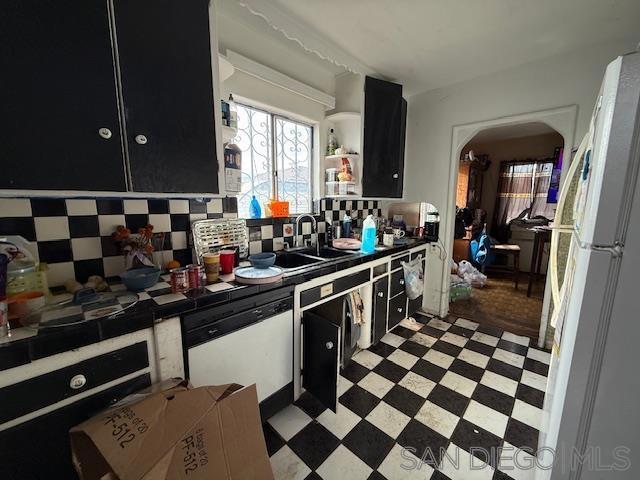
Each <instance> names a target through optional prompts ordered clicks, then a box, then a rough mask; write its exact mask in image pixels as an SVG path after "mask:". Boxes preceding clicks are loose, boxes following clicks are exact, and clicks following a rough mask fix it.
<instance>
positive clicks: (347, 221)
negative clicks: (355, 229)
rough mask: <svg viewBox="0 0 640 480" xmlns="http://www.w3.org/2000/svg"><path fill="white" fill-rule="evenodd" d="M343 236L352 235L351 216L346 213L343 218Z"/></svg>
mask: <svg viewBox="0 0 640 480" xmlns="http://www.w3.org/2000/svg"><path fill="white" fill-rule="evenodd" d="M342 236H343V237H344V238H349V237H350V236H351V217H350V216H349V215H347V214H346V213H345V214H344V220H342Z"/></svg>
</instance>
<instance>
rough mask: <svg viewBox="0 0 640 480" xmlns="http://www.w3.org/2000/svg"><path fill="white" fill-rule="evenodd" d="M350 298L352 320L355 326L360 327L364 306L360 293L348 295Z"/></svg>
mask: <svg viewBox="0 0 640 480" xmlns="http://www.w3.org/2000/svg"><path fill="white" fill-rule="evenodd" d="M349 296H350V297H351V307H352V310H351V311H352V314H351V316H352V318H351V319H352V320H353V323H354V324H355V325H362V324H363V323H364V304H363V303H362V297H361V296H360V292H358V291H353V292H351V293H350V294H349Z"/></svg>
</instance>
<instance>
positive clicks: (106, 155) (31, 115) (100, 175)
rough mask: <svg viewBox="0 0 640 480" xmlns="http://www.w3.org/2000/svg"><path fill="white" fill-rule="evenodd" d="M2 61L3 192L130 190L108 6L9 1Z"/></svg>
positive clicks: (0, 27) (88, 1)
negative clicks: (124, 153)
mask: <svg viewBox="0 0 640 480" xmlns="http://www.w3.org/2000/svg"><path fill="white" fill-rule="evenodd" d="M0 59H1V61H0V63H1V64H2V80H1V81H0V85H1V87H0V112H1V113H0V116H1V122H2V128H0V164H1V165H2V175H0V188H10V189H57V190H64V189H66V190H109V191H123V190H125V188H126V182H125V170H124V159H123V155H122V144H121V142H120V123H119V120H118V108H117V96H116V82H115V77H114V68H113V52H112V48H111V37H110V35H109V12H108V11H107V2H103V1H94V0H82V1H81V0H72V1H64V2H60V1H56V0H20V1H15V2H14V1H10V2H3V4H2V13H0ZM101 129H104V130H102V131H101ZM101 133H102V136H101ZM104 137H108V138H104Z"/></svg>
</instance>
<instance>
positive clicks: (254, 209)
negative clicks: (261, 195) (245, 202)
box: [249, 195, 262, 218]
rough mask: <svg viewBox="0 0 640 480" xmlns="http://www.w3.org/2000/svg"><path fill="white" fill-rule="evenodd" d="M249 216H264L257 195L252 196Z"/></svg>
mask: <svg viewBox="0 0 640 480" xmlns="http://www.w3.org/2000/svg"><path fill="white" fill-rule="evenodd" d="M249 217H251V218H260V217H262V209H261V208H260V203H259V202H258V199H257V198H256V196H255V195H253V196H252V197H251V201H250V202H249Z"/></svg>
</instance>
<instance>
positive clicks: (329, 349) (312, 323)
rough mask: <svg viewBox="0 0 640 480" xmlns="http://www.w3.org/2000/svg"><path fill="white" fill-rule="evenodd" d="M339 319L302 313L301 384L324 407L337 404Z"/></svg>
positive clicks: (332, 407)
mask: <svg viewBox="0 0 640 480" xmlns="http://www.w3.org/2000/svg"><path fill="white" fill-rule="evenodd" d="M339 322H340V319H330V318H325V317H323V316H320V315H317V314H315V313H314V312H312V311H308V312H304V314H303V327H302V328H303V345H302V352H303V355H302V364H303V365H302V368H303V370H302V386H303V387H304V388H305V390H307V391H308V392H309V393H311V394H312V395H313V396H314V397H316V398H317V399H318V400H320V402H321V403H322V404H323V405H324V406H325V407H327V408H330V409H331V410H333V411H334V412H335V411H336V409H337V408H338V375H339V373H338V372H339V369H340V356H341V355H340V346H341V345H340V343H341V338H342V335H341V326H340V324H339Z"/></svg>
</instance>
